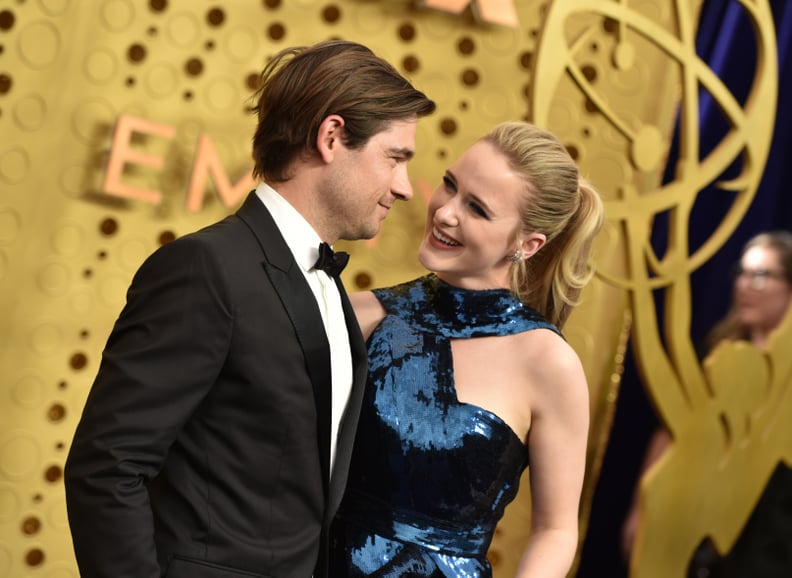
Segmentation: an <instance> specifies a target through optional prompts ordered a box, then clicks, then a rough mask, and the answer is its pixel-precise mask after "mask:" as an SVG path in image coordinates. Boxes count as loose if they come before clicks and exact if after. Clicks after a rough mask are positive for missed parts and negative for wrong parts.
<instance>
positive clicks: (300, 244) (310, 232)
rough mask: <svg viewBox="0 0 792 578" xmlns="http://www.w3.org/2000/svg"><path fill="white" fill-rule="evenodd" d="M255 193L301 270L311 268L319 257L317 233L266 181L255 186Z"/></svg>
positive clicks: (319, 240)
mask: <svg viewBox="0 0 792 578" xmlns="http://www.w3.org/2000/svg"><path fill="white" fill-rule="evenodd" d="M256 195H257V196H258V198H259V199H261V202H262V203H264V206H265V207H267V210H269V212H270V214H271V215H272V218H273V220H274V221H275V224H276V225H277V226H278V229H279V230H280V233H281V235H283V238H284V240H285V241H286V244H287V245H288V246H289V249H291V252H292V255H294V260H295V261H297V264H298V265H299V266H300V267H301V268H302V270H303V271H309V270H311V269H312V268H313V266H314V264H315V263H316V260H317V259H318V258H319V243H320V242H321V239H320V238H319V234H318V233H317V232H316V231H315V230H314V228H313V227H311V225H310V224H309V223H308V221H306V220H305V217H303V216H302V215H301V214H300V213H299V212H298V211H297V209H295V208H294V207H293V206H292V205H291V204H290V203H289V201H287V200H286V199H284V198H283V197H282V196H281V195H279V194H278V193H277V192H276V191H275V189H273V188H272V187H271V186H269V185H267V184H266V183H261V184H259V186H258V187H257V188H256Z"/></svg>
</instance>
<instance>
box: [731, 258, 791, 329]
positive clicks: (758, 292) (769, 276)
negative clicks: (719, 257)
mask: <svg viewBox="0 0 792 578" xmlns="http://www.w3.org/2000/svg"><path fill="white" fill-rule="evenodd" d="M734 295H735V303H736V305H737V311H738V313H739V316H740V321H742V323H744V324H745V325H747V326H748V327H749V328H751V329H755V330H761V331H770V330H772V329H775V327H776V326H778V324H779V323H781V320H782V319H783V317H784V314H785V313H786V310H787V307H788V306H789V304H790V301H792V285H790V283H789V282H788V281H787V280H786V276H785V275H784V268H783V267H782V266H781V262H780V260H779V258H778V254H777V253H776V251H775V250H774V249H772V248H770V247H763V246H755V247H751V248H750V249H748V250H747V251H746V252H745V253H744V254H743V256H742V258H741V259H740V268H739V270H738V274H737V277H736V278H735V281H734Z"/></svg>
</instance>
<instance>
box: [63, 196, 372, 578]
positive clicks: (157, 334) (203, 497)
mask: <svg viewBox="0 0 792 578" xmlns="http://www.w3.org/2000/svg"><path fill="white" fill-rule="evenodd" d="M339 288H340V290H341V295H342V301H343V304H344V311H345V313H346V318H347V327H348V329H349V335H350V340H351V347H352V357H353V364H354V385H353V389H352V395H351V398H350V401H349V406H348V408H347V411H346V415H345V420H344V423H343V427H342V429H341V431H340V434H339V439H338V445H337V453H336V467H335V471H334V473H333V476H332V479H329V476H328V472H329V463H328V462H329V446H330V414H331V407H330V399H331V397H330V385H331V384H330V351H329V346H328V343H327V337H326V334H325V332H324V328H323V325H322V320H321V316H320V313H319V309H318V306H317V304H316V301H315V299H314V297H313V294H312V292H311V289H310V287H309V286H308V284H307V282H306V281H305V278H304V276H303V274H302V272H301V271H300V269H299V267H298V265H297V264H296V262H295V261H294V259H293V257H292V254H291V252H290V251H289V248H288V247H287V246H286V243H285V242H284V240H283V238H282V236H281V235H280V233H279V231H278V229H277V227H276V226H275V223H274V221H273V220H272V217H271V216H270V214H269V212H268V211H267V210H266V208H265V207H264V205H263V203H261V201H260V200H259V199H258V198H257V197H256V195H255V194H254V193H251V194H250V196H249V197H248V198H247V200H246V201H245V203H244V204H243V206H242V207H241V208H240V210H239V211H238V212H237V213H236V214H234V215H231V216H229V217H227V218H226V219H224V220H222V221H220V222H219V223H216V224H214V225H211V226H209V227H207V228H205V229H202V230H200V231H198V232H196V233H193V234H190V235H186V236H184V237H182V238H180V239H177V240H176V241H173V242H171V243H169V244H167V245H165V246H163V247H161V248H160V249H158V250H157V251H156V252H155V253H154V254H153V255H152V256H151V257H149V258H148V259H147V260H146V262H145V263H144V264H143V265H142V266H141V268H140V269H139V271H138V272H137V274H136V275H135V278H134V279H133V281H132V284H131V286H130V288H129V292H128V295H127V304H126V306H125V307H124V310H123V311H122V312H121V315H120V316H119V318H118V320H117V322H116V324H115V326H114V328H113V331H112V333H111V335H110V337H109V339H108V342H107V345H106V348H105V351H104V353H103V355H102V362H101V366H100V368H99V372H98V375H97V378H96V381H95V383H94V385H93V387H92V389H91V392H90V394H89V396H88V400H87V403H86V405H85V409H84V412H83V416H82V419H81V420H80V423H79V425H78V427H77V431H76V433H75V437H74V441H73V443H72V446H71V449H70V452H69V457H68V460H67V463H66V469H65V483H66V496H67V507H68V513H69V524H70V527H71V531H72V537H73V540H74V548H75V553H76V556H77V561H78V564H79V567H80V571H81V573H82V575H83V576H85V577H93V576H107V577H113V578H121V577H125V576H130V577H131V576H134V577H135V578H139V577H155V576H161V575H165V576H169V577H172V578H181V577H190V578H204V577H207V578H208V577H213V578H214V577H224V578H231V577H236V576H273V577H294V578H309V577H310V576H312V575H314V576H316V577H317V578H321V577H323V576H325V575H326V559H325V554H326V545H327V544H326V540H327V528H328V526H329V523H330V521H331V519H332V516H333V514H334V513H335V510H336V508H337V506H338V503H339V502H340V499H341V495H342V492H343V488H344V485H345V483H346V474H347V467H348V464H349V458H350V455H351V448H352V443H353V440H354V430H355V427H356V425H357V419H358V414H359V410H360V400H361V396H362V391H363V385H364V381H365V373H366V350H365V345H364V343H363V338H362V336H361V334H360V329H359V328H358V325H357V323H356V321H355V318H354V314H353V312H352V309H351V307H350V305H349V301H348V300H347V296H346V293H345V292H344V290H343V288H342V287H340V283H339Z"/></svg>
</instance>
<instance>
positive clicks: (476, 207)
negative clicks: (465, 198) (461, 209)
mask: <svg viewBox="0 0 792 578" xmlns="http://www.w3.org/2000/svg"><path fill="white" fill-rule="evenodd" d="M468 206H469V207H470V208H471V210H472V211H473V212H474V213H476V214H477V215H478V216H479V217H484V218H485V219H489V215H488V214H487V212H486V211H485V210H484V209H483V208H482V207H481V205H479V204H478V203H474V202H470V203H468Z"/></svg>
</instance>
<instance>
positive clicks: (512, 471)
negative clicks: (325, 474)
mask: <svg viewBox="0 0 792 578" xmlns="http://www.w3.org/2000/svg"><path fill="white" fill-rule="evenodd" d="M374 293H375V295H376V296H377V298H378V300H379V301H380V303H381V304H382V305H383V307H384V308H385V310H386V312H387V314H386V316H385V318H384V319H383V320H382V322H381V323H380V324H379V325H378V326H377V328H376V329H375V330H374V332H373V334H372V335H371V337H370V338H369V341H368V353H369V364H370V366H369V377H368V384H367V390H366V395H365V398H364V401H363V409H362V413H361V416H360V425H359V429H358V436H357V440H356V442H355V449H354V453H353V457H352V465H351V469H350V474H349V483H348V487H347V493H346V495H345V497H344V501H343V503H342V505H341V509H340V510H339V514H338V517H337V519H336V522H335V525H334V530H333V539H332V548H333V555H332V559H333V560H334V564H335V565H334V571H333V573H332V576H333V577H334V578H336V577H337V578H341V577H350V578H354V577H360V576H373V577H379V578H396V577H400V578H404V577H415V578H418V577H438V578H440V577H453V578H459V577H466V576H475V577H478V578H486V577H489V576H491V575H492V570H491V568H490V565H489V562H488V561H487V550H488V548H489V545H490V542H491V540H492V535H493V532H494V530H495V526H496V524H497V522H498V521H499V520H500V518H501V517H502V515H503V512H504V509H505V507H506V505H507V504H508V503H509V502H511V501H512V500H513V499H514V497H515V495H516V493H517V487H518V484H519V480H520V476H521V474H522V472H523V471H524V470H525V468H526V467H527V465H528V450H527V448H526V446H525V445H524V444H523V443H522V442H521V440H520V439H519V438H518V437H517V435H516V434H515V433H514V432H513V430H512V429H511V428H510V427H509V426H508V425H507V424H506V423H505V422H503V421H502V420H501V419H500V418H499V417H497V416H496V415H495V414H493V413H491V412H489V411H487V410H485V409H482V408H480V407H477V406H474V405H471V404H467V403H461V402H460V401H458V400H457V398H456V392H455V390H454V376H453V364H452V354H451V340H452V339H467V338H473V337H484V336H498V335H511V334H515V333H521V332H524V331H530V330H532V329H537V328H547V329H551V330H553V331H555V332H558V330H557V329H556V328H555V327H554V326H553V325H551V324H550V323H548V322H547V321H545V320H544V318H543V317H542V316H541V315H539V313H537V312H536V311H534V310H532V309H530V308H528V307H526V306H525V305H523V304H522V303H521V302H520V301H519V300H518V299H517V298H515V297H514V296H513V295H512V293H511V292H509V291H507V290H489V291H470V290H465V289H459V288H456V287H452V286H450V285H448V284H446V283H444V282H443V281H441V280H440V279H438V278H437V277H436V276H435V275H433V274H430V275H427V276H424V277H421V278H419V279H417V280H415V281H412V282H409V283H404V284H401V285H397V286H395V287H391V288H388V289H378V290H376V291H374Z"/></svg>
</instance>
